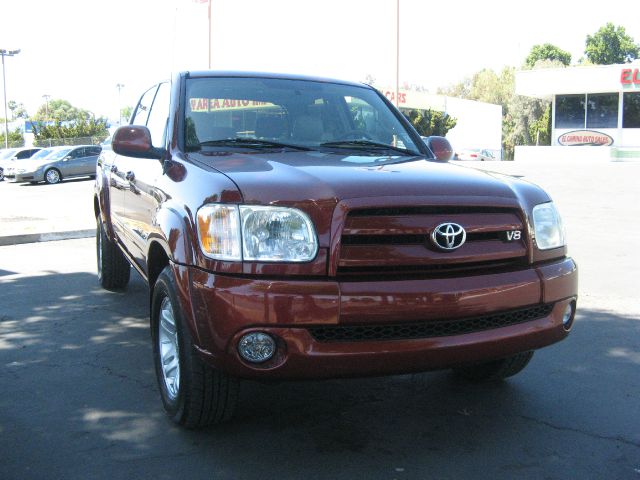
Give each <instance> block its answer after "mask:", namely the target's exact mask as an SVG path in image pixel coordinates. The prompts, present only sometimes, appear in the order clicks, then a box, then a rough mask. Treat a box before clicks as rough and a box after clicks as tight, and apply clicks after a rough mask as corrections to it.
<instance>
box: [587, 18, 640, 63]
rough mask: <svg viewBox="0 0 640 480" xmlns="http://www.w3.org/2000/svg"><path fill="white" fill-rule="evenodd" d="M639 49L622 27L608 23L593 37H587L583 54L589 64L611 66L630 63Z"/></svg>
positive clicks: (636, 55) (638, 53) (636, 56)
mask: <svg viewBox="0 0 640 480" xmlns="http://www.w3.org/2000/svg"><path fill="white" fill-rule="evenodd" d="M639 48H640V47H639V46H638V45H637V44H636V43H635V41H634V40H633V38H631V37H630V36H629V35H627V33H626V32H625V29H624V27H621V26H618V27H616V26H615V25H614V24H613V23H611V22H609V23H607V24H606V25H605V26H604V27H600V30H598V31H597V32H596V33H594V34H593V36H591V35H587V40H586V49H585V51H584V53H585V55H586V56H587V59H588V60H589V61H590V62H591V63H594V64H596V65H613V64H615V63H627V62H632V61H633V60H635V59H636V58H638V56H639V55H640V50H639Z"/></svg>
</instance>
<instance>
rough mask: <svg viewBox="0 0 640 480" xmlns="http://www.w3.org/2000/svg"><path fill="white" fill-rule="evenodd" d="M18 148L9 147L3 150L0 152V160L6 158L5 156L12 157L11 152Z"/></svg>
mask: <svg viewBox="0 0 640 480" xmlns="http://www.w3.org/2000/svg"><path fill="white" fill-rule="evenodd" d="M17 151H18V150H17V149H16V148H13V149H11V148H10V149H9V150H3V151H2V152H1V153H0V160H6V159H7V158H11V157H13V154H14V153H16V152H17Z"/></svg>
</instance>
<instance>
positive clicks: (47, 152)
mask: <svg viewBox="0 0 640 480" xmlns="http://www.w3.org/2000/svg"><path fill="white" fill-rule="evenodd" d="M55 151H56V149H55V148H44V149H42V150H38V151H37V152H36V153H35V154H34V155H32V156H31V158H30V160H39V159H41V158H44V157H47V156H49V155H51V154H52V153H53V152H55Z"/></svg>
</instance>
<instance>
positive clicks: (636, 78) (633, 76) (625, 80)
mask: <svg viewBox="0 0 640 480" xmlns="http://www.w3.org/2000/svg"><path fill="white" fill-rule="evenodd" d="M620 83H621V84H623V85H631V84H635V85H640V69H638V68H633V69H631V68H623V69H622V72H620Z"/></svg>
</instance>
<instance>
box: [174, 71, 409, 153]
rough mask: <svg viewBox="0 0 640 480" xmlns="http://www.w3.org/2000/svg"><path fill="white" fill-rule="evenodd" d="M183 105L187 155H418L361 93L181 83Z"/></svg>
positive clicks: (385, 112)
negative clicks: (290, 151)
mask: <svg viewBox="0 0 640 480" xmlns="http://www.w3.org/2000/svg"><path fill="white" fill-rule="evenodd" d="M186 100H187V101H186V111H185V119H186V121H185V126H186V128H185V137H186V138H185V144H186V147H187V149H188V150H199V149H200V148H202V147H212V148H247V147H251V148H254V149H255V148H258V149H261V148H265V149H269V148H271V149H273V148H287V147H291V148H295V149H305V150H308V149H324V150H327V151H329V152H333V151H336V150H340V149H355V150H369V151H372V150H373V151H376V152H378V154H379V152H380V150H385V153H388V154H390V155H398V154H404V155H408V154H410V155H418V154H419V149H418V147H417V145H416V144H415V142H414V141H413V139H412V138H411V136H410V134H409V132H408V131H407V130H406V129H405V128H404V126H403V125H402V123H400V121H399V120H398V118H397V117H396V116H395V115H394V113H393V112H392V111H391V109H389V107H388V106H387V105H386V104H385V103H384V101H383V100H382V99H381V98H380V96H379V95H378V94H377V93H376V92H375V91H374V90H372V89H370V88H368V87H364V86H363V87H359V86H352V85H343V84H337V83H328V82H317V81H307V80H287V79H275V78H196V79H189V80H188V81H187V99H186ZM225 140H230V141H225ZM250 140H255V141H254V142H252V141H250ZM387 151H388V152H387ZM342 153H343V152H342Z"/></svg>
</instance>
